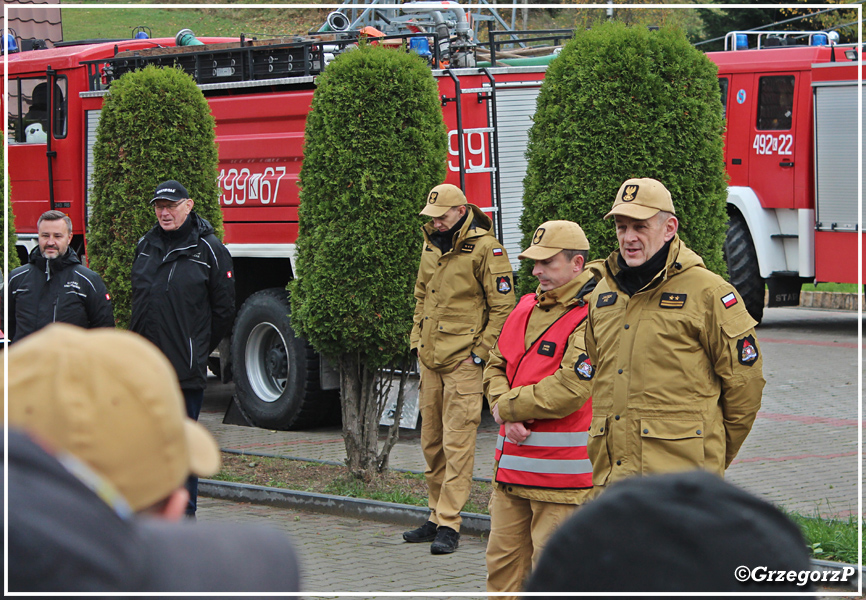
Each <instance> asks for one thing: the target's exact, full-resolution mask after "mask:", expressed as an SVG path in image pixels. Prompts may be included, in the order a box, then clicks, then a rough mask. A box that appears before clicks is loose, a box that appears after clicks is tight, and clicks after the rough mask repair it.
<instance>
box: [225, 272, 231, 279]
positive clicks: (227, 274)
mask: <svg viewBox="0 0 866 600" xmlns="http://www.w3.org/2000/svg"><path fill="white" fill-rule="evenodd" d="M226 277H227V278H229V279H231V278H232V272H231V271H226Z"/></svg>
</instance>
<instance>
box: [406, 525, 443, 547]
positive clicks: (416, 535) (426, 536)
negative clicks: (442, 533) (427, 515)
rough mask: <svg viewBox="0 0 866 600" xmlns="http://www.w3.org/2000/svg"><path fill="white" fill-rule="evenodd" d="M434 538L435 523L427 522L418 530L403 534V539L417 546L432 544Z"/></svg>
mask: <svg viewBox="0 0 866 600" xmlns="http://www.w3.org/2000/svg"><path fill="white" fill-rule="evenodd" d="M435 537H436V523H434V522H433V521H427V522H426V523H424V524H423V525H422V526H421V527H419V528H418V529H413V530H412V531H404V532H403V539H404V540H406V541H407V542H411V543H413V544H417V543H418V542H432V541H433V540H434V538H435Z"/></svg>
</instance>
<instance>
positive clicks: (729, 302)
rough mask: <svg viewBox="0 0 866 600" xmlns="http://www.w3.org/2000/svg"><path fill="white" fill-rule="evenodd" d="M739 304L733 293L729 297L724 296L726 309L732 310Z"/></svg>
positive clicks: (723, 300) (723, 301)
mask: <svg viewBox="0 0 866 600" xmlns="http://www.w3.org/2000/svg"><path fill="white" fill-rule="evenodd" d="M736 303H737V296H736V294H734V292H731V293H730V294H728V295H727V296H722V304H724V305H725V308H731V307H732V306H733V305H734V304H736Z"/></svg>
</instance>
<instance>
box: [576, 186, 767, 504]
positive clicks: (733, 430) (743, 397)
mask: <svg viewBox="0 0 866 600" xmlns="http://www.w3.org/2000/svg"><path fill="white" fill-rule="evenodd" d="M611 216H612V217H614V220H615V222H616V233H617V239H618V241H619V250H618V251H616V252H614V253H613V254H611V255H610V256H609V257H608V258H607V260H606V262H605V271H606V272H605V278H604V280H603V281H602V282H600V283H599V284H598V286H597V287H596V289H595V292H594V293H593V296H592V299H591V300H590V309H589V319H588V324H587V330H586V346H587V354H588V355H589V358H590V362H591V368H592V369H593V370H594V375H593V376H592V395H593V416H592V425H591V426H590V429H589V457H590V459H591V460H592V466H593V477H592V479H593V484H594V485H595V486H596V488H597V490H598V488H599V486H606V485H609V484H611V483H613V482H615V481H618V480H620V479H623V478H626V477H630V476H632V475H648V474H651V473H662V472H667V471H685V470H689V469H698V468H701V469H706V470H707V471H710V472H712V473H716V474H718V475H720V476H723V475H724V472H725V469H726V468H727V467H728V466H729V465H730V464H731V461H733V460H734V457H735V456H736V455H737V452H738V451H739V449H740V446H741V445H742V444H743V441H744V440H745V439H746V436H747V435H748V434H749V431H750V430H751V428H752V424H753V423H754V421H755V416H756V415H757V413H758V409H760V407H761V391H762V389H763V387H764V377H763V374H762V362H763V361H762V356H761V350H760V347H759V345H758V342H757V339H756V337H755V329H754V327H755V325H756V323H755V321H754V320H753V319H752V317H751V316H749V313H748V312H746V308H745V305H744V304H743V300H742V298H740V295H739V294H738V293H737V291H736V290H735V289H734V288H733V286H731V285H730V284H728V283H727V282H725V281H724V280H723V279H722V278H721V277H719V276H718V275H715V274H714V273H712V272H711V271H709V270H708V269H707V268H706V267H705V266H704V263H703V261H702V260H701V257H700V256H698V255H697V254H695V253H694V252H692V251H691V250H689V249H688V248H687V247H686V245H685V244H683V242H682V241H681V240H680V238H679V236H678V235H677V228H678V221H677V218H676V216H674V206H673V202H672V200H671V195H670V192H669V191H668V190H667V188H665V187H664V185H662V184H661V183H660V182H658V181H656V180H654V179H629V180H628V181H626V182H625V183H623V184H622V186H621V187H620V189H619V192H618V193H617V196H616V200H615V202H614V205H613V209H612V210H611V211H610V212H609V213H608V214H607V215H605V219H607V218H608V217H611Z"/></svg>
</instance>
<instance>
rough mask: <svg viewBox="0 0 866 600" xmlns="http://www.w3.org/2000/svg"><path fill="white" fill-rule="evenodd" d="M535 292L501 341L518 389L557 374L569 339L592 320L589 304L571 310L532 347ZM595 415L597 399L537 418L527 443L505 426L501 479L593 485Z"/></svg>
mask: <svg viewBox="0 0 866 600" xmlns="http://www.w3.org/2000/svg"><path fill="white" fill-rule="evenodd" d="M535 305H536V298H535V294H527V295H525V296H524V297H523V298H521V299H520V302H519V303H518V305H517V307H516V308H515V309H514V310H513V311H512V313H511V314H510V315H509V316H508V320H506V321H505V326H504V327H503V328H502V333H501V334H500V335H499V340H498V341H497V344H498V346H499V352H500V353H501V354H502V357H503V358H504V359H505V360H506V367H505V374H506V376H507V377H508V382H509V384H510V385H511V387H512V388H515V387H519V386H523V385H532V384H535V383H538V382H539V381H541V380H542V379H544V378H545V377H548V376H550V375H553V374H554V373H556V370H557V369H558V368H559V366H560V363H561V362H562V356H563V355H564V354H565V349H566V347H567V346H568V337H569V336H570V335H571V334H572V333H574V330H575V329H577V327H578V326H579V325H580V324H581V323H582V322H583V320H584V319H585V318H586V314H587V311H588V310H589V305H588V304H583V305H582V306H577V307H574V308H571V309H569V311H568V312H566V313H565V314H564V315H562V316H561V317H559V319H557V320H556V321H555V322H554V323H553V324H551V325H550V327H548V328H547V329H546V330H545V331H544V333H543V334H541V336H540V337H539V338H538V339H537V340H535V342H534V343H533V344H532V345H531V346H530V347H529V349H525V348H524V343H525V342H524V340H525V338H526V327H527V324H528V323H529V315H530V314H531V313H532V309H533V308H535ZM591 419H592V399H591V398H589V399H587V401H586V403H585V404H584V405H583V406H582V407H581V408H580V409H578V410H576V411H575V412H573V413H571V414H570V415H568V416H567V417H563V418H561V419H536V420H535V422H534V423H532V424H530V425H528V426H527V428H528V429H531V430H532V434H530V436H529V437H528V438H526V440H525V441H524V442H523V443H521V444H513V443H511V442H510V441H508V439H507V438H506V437H505V426H504V425H502V426H500V428H499V438H498V439H497V441H496V452H495V458H496V460H497V461H499V468H498V469H497V470H496V481H497V482H498V483H513V484H517V485H525V486H530V487H541V488H557V489H565V488H589V487H592V464H591V463H590V461H589V456H588V455H587V452H586V441H587V435H588V434H587V431H588V430H589V425H590V421H591Z"/></svg>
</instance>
